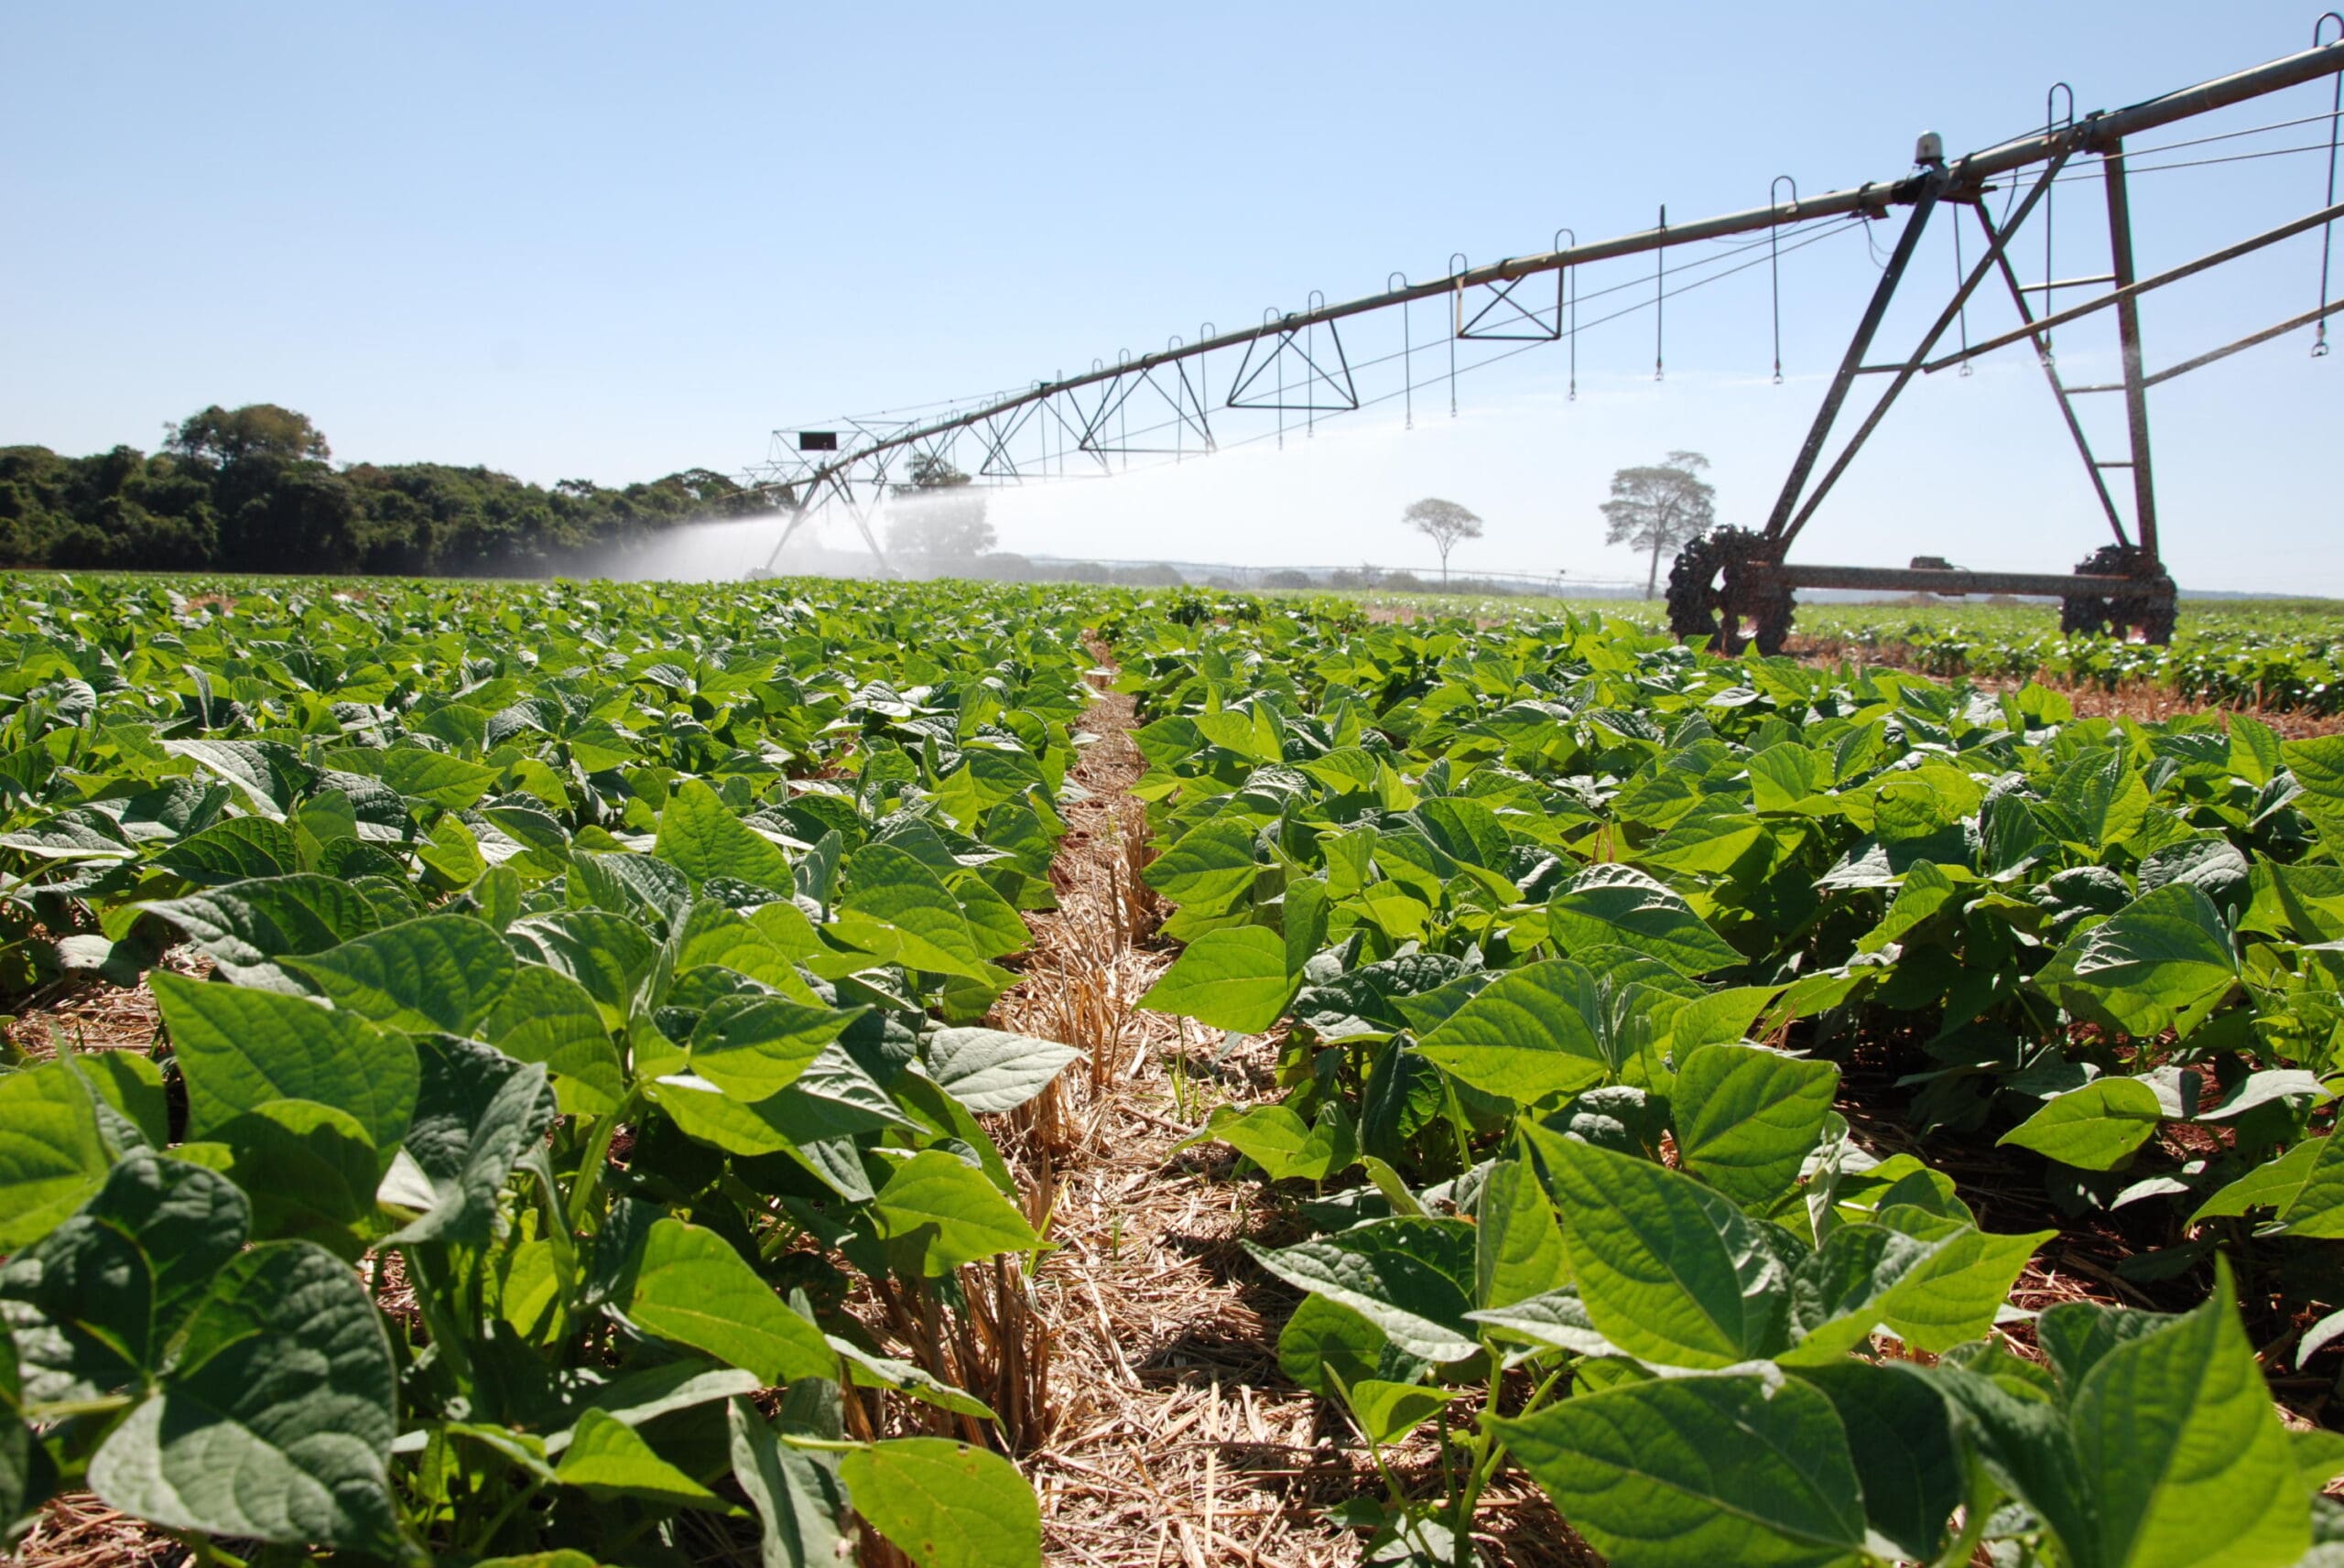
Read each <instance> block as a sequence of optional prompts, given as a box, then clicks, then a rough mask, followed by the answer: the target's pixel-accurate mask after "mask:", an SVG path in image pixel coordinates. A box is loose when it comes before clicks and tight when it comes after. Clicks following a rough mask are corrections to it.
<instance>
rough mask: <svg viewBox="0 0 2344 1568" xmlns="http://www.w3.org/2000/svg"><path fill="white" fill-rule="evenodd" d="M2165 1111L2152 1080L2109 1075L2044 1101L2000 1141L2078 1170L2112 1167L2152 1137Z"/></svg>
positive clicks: (2096, 1169)
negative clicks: (2149, 1082)
mask: <svg viewBox="0 0 2344 1568" xmlns="http://www.w3.org/2000/svg"><path fill="white" fill-rule="evenodd" d="M2164 1117H2165V1112H2164V1109H2163V1108H2161V1107H2160V1106H2159V1105H2158V1104H2157V1097H2156V1094H2155V1092H2154V1091H2153V1090H2152V1089H2151V1088H2150V1087H2149V1086H2148V1085H2146V1084H2144V1083H2143V1082H2141V1081H2140V1080H2139V1079H2138V1078H2127V1077H2122V1076H2113V1075H2111V1076H2107V1077H2102V1078H2095V1079H2093V1080H2092V1081H2091V1082H2090V1083H2089V1084H2086V1085H2085V1086H2084V1087H2081V1088H2079V1089H2073V1090H2070V1091H2069V1092H2067V1093H2066V1094H2063V1095H2060V1096H2058V1097H2057V1098H2054V1099H2051V1100H2047V1101H2046V1102H2045V1103H2044V1106H2043V1108H2042V1109H2040V1110H2038V1111H2036V1112H2035V1114H2034V1115H2033V1116H2030V1117H2028V1118H2027V1119H2025V1120H2024V1121H2022V1122H2020V1123H2019V1124H2018V1125H2017V1126H2016V1127H2013V1128H2012V1129H2011V1130H2009V1131H2008V1132H2005V1133H2003V1134H2002V1138H2001V1139H2000V1140H1999V1141H2001V1142H2003V1143H2015V1144H2017V1145H2018V1146H2019V1147H2020V1148H2022V1149H2032V1150H2034V1151H2035V1152H2036V1153H2038V1154H2041V1155H2043V1156H2044V1157H2045V1158H2046V1159H2050V1160H2056V1161H2058V1162H2060V1163H2061V1164H2063V1165H2073V1166H2075V1167H2077V1168H2078V1169H2079V1170H2085V1171H2112V1170H2114V1169H2116V1167H2117V1166H2119V1165H2122V1163H2124V1162H2125V1161H2127V1160H2129V1159H2131V1158H2132V1151H2134V1150H2135V1149H2138V1148H2139V1147H2140V1146H2141V1145H2142V1144H2143V1143H2145V1142H2147V1141H2149V1138H2150V1135H2151V1134H2153V1133H2154V1132H2155V1131H2156V1130H2157V1124H2158V1123H2159V1122H2160V1121H2161V1120H2163V1119H2164Z"/></svg>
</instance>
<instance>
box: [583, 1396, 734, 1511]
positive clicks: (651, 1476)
mask: <svg viewBox="0 0 2344 1568" xmlns="http://www.w3.org/2000/svg"><path fill="white" fill-rule="evenodd" d="M554 1479H556V1480H557V1481H559V1482H560V1483H561V1484H562V1485H563V1486H565V1487H577V1488H578V1489H579V1490H581V1491H582V1492H584V1493H586V1494H587V1495H588V1496H590V1497H596V1498H642V1499H643V1500H644V1501H646V1502H650V1503H657V1504H658V1505H660V1506H662V1507H665V1508H688V1509H713V1510H716V1511H718V1512H722V1511H724V1510H726V1509H729V1508H731V1506H732V1505H731V1504H729V1503H727V1502H725V1500H724V1499H723V1498H720V1497H718V1496H717V1495H716V1494H715V1493H714V1492H711V1491H710V1490H709V1489H708V1488H707V1487H703V1486H701V1485H700V1483H699V1482H698V1481H695V1480H693V1479H692V1478H691V1477H690V1476H687V1475H686V1474H684V1472H682V1471H681V1470H678V1469H677V1468H676V1467H675V1466H674V1465H670V1464H668V1463H667V1461H666V1460H665V1459H662V1458H660V1457H659V1455H658V1454H656V1453H654V1452H652V1448H651V1444H648V1443H646V1442H644V1441H643V1439H642V1437H641V1436H639V1435H638V1434H637V1433H635V1429H634V1428H633V1427H631V1426H628V1425H627V1424H625V1423H624V1422H622V1421H620V1420H619V1419H618V1418H617V1417H615V1416H613V1415H612V1414H610V1413H609V1412H608V1411H600V1410H592V1409H590V1410H588V1411H586V1413H585V1414H583V1415H581V1416H580V1417H579V1418H578V1422H577V1424H576V1425H575V1426H573V1427H572V1428H571V1429H570V1445H569V1447H568V1448H566V1449H564V1450H563V1451H562V1455H561V1463H560V1464H559V1465H557V1466H556V1467H555V1469H554Z"/></svg>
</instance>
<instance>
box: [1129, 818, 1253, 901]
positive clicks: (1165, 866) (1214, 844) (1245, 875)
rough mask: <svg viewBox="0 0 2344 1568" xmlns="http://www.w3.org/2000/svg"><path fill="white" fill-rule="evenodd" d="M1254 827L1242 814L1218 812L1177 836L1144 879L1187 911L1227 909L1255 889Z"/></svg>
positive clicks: (1143, 875) (1151, 865)
mask: <svg viewBox="0 0 2344 1568" xmlns="http://www.w3.org/2000/svg"><path fill="white" fill-rule="evenodd" d="M1253 832H1254V830H1253V826H1252V825H1251V824H1250V823H1248V822H1246V821H1244V820H1243V818H1241V817H1237V816H1216V817H1214V818H1213V819H1212V820H1210V822H1205V823H1201V824H1199V826H1197V827H1192V828H1190V829H1189V830H1188V832H1187V833H1185V834H1183V835H1181V837H1180V838H1178V839H1177V841H1176V842H1175V843H1174V844H1173V845H1172V847H1171V848H1169V849H1166V850H1165V851H1164V853H1163V854H1161V855H1159V856H1157V857H1156V860H1153V861H1151V862H1150V863H1149V865H1148V868H1147V870H1146V871H1145V872H1144V873H1142V877H1143V880H1144V881H1146V883H1147V885H1148V886H1149V887H1152V888H1154V889H1155V890H1156V892H1160V893H1162V894H1163V895H1164V896H1165V897H1166V898H1168V899H1170V900H1171V901H1172V902H1173V903H1177V904H1178V905H1179V906H1180V908H1181V909H1182V910H1184V911H1186V912H1188V913H1189V914H1226V913H1227V912H1229V911H1230V910H1232V909H1234V908H1236V907H1237V906H1238V905H1239V904H1241V903H1243V902H1245V900H1246V899H1247V898H1249V897H1251V896H1252V894H1253V877H1254V867H1253Z"/></svg>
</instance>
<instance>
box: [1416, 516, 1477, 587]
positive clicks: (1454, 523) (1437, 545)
mask: <svg viewBox="0 0 2344 1568" xmlns="http://www.w3.org/2000/svg"><path fill="white" fill-rule="evenodd" d="M1400 520H1401V521H1402V522H1404V523H1405V524H1407V525H1408V526H1409V527H1411V528H1414V529H1415V530H1416V532H1417V533H1419V534H1422V535H1424V536H1425V537H1426V538H1427V539H1430V540H1431V541H1432V547H1433V548H1434V549H1436V550H1438V551H1439V552H1440V586H1441V587H1443V588H1447V587H1448V586H1449V551H1451V550H1453V549H1455V548H1456V547H1457V546H1458V543H1459V541H1460V540H1464V539H1478V538H1480V537H1481V519H1480V518H1479V517H1476V516H1475V515H1474V514H1471V513H1470V512H1468V511H1466V510H1465V508H1463V507H1461V506H1460V505H1458V504H1457V503H1455V502H1453V501H1443V500H1441V499H1440V498H1439V497H1438V496H1431V495H1428V496H1427V497H1425V499H1423V500H1422V501H1418V502H1413V503H1410V504H1409V507H1408V509H1407V510H1406V511H1405V512H1403V513H1401V514H1400Z"/></svg>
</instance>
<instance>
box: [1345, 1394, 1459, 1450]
mask: <svg viewBox="0 0 2344 1568" xmlns="http://www.w3.org/2000/svg"><path fill="white" fill-rule="evenodd" d="M1460 1391H1461V1390H1455V1389H1428V1388H1426V1387H1425V1386H1424V1385H1422V1384H1421V1383H1387V1382H1384V1381H1381V1380H1380V1379H1374V1378H1368V1379H1362V1381H1360V1382H1356V1383H1351V1384H1349V1385H1347V1386H1346V1387H1345V1388H1344V1390H1343V1394H1344V1402H1345V1403H1346V1404H1348V1405H1350V1406H1351V1415H1352V1417H1353V1418H1354V1419H1355V1420H1357V1421H1358V1422H1359V1429H1360V1431H1361V1433H1362V1434H1364V1435H1365V1436H1366V1438H1367V1440H1368V1441H1369V1442H1370V1443H1373V1444H1377V1445H1379V1446H1382V1447H1389V1446H1391V1445H1392V1444H1394V1443H1397V1442H1399V1441H1400V1440H1401V1439H1402V1438H1404V1437H1405V1436H1407V1435H1408V1433H1411V1432H1414V1431H1415V1430H1416V1428H1417V1427H1418V1426H1420V1425H1422V1424H1423V1423H1424V1422H1427V1421H1430V1420H1431V1419H1432V1418H1433V1417H1434V1416H1435V1415H1437V1414H1438V1413H1439V1412H1440V1409H1441V1407H1442V1406H1443V1405H1446V1404H1447V1403H1449V1400H1453V1399H1455V1398H1457V1396H1458V1394H1459V1393H1460Z"/></svg>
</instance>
